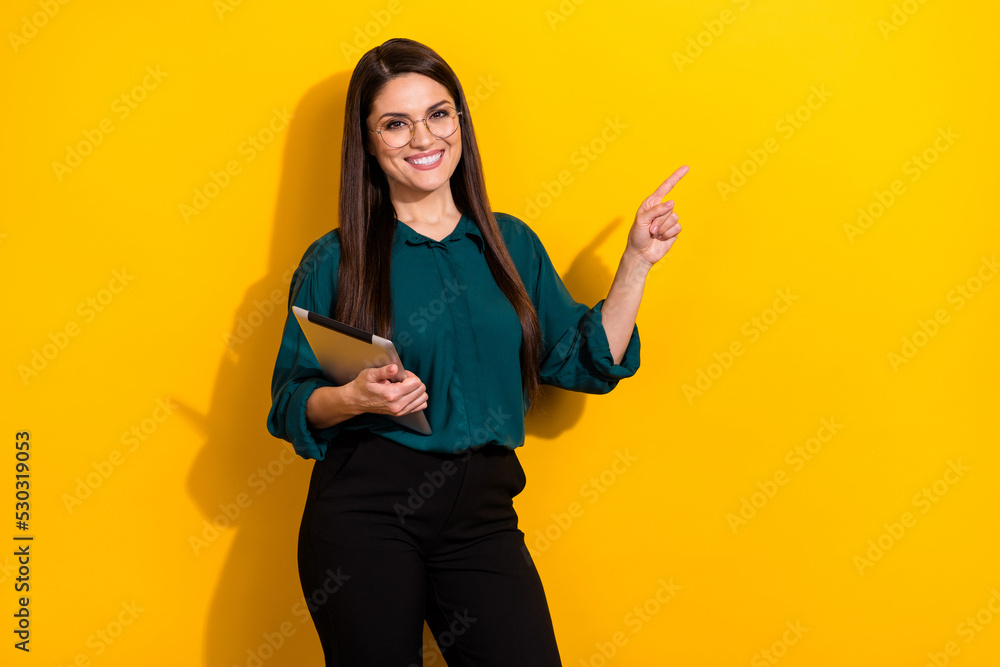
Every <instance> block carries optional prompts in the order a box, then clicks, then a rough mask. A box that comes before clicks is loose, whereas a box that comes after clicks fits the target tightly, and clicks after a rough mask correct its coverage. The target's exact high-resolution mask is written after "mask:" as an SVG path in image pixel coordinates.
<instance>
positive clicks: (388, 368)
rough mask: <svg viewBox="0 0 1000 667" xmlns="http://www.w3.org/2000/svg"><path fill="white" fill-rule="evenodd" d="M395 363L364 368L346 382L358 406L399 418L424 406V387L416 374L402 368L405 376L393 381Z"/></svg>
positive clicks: (425, 396)
mask: <svg viewBox="0 0 1000 667" xmlns="http://www.w3.org/2000/svg"><path fill="white" fill-rule="evenodd" d="M396 370H397V369H396V364H387V365H385V366H379V367H377V368H366V369H364V370H363V371H361V372H360V373H358V376H357V377H356V378H354V379H353V380H351V382H350V383H349V384H350V385H351V386H352V391H353V393H354V398H355V401H356V402H357V405H358V409H360V410H361V411H362V412H374V413H377V414H383V415H394V416H396V417H400V416H402V415H405V414H409V413H411V412H418V411H420V410H423V409H424V408H426V407H427V387H426V386H424V383H423V382H421V381H420V378H418V377H417V376H416V375H414V374H413V373H411V372H410V371H406V378H405V379H403V380H402V381H400V382H393V381H392V380H391V379H390V378H392V377H393V376H394V375H395V374H396Z"/></svg>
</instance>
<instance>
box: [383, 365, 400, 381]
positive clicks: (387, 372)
mask: <svg viewBox="0 0 1000 667" xmlns="http://www.w3.org/2000/svg"><path fill="white" fill-rule="evenodd" d="M380 370H381V371H382V377H384V378H385V379H387V380H388V379H389V378H391V377H392V376H393V375H395V374H396V364H389V365H387V366H382V368H381V369H380Z"/></svg>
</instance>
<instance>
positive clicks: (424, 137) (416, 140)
mask: <svg viewBox="0 0 1000 667" xmlns="http://www.w3.org/2000/svg"><path fill="white" fill-rule="evenodd" d="M436 138H437V137H435V136H434V135H433V134H431V132H430V130H429V129H427V125H426V124H425V121H420V122H419V123H417V124H416V125H415V126H414V129H413V138H412V139H410V145H411V146H413V147H415V148H416V147H419V146H427V145H430V144H432V143H434V140H435V139H436Z"/></svg>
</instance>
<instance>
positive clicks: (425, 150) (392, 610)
mask: <svg viewBox="0 0 1000 667" xmlns="http://www.w3.org/2000/svg"><path fill="white" fill-rule="evenodd" d="M342 160H343V165H342V172H341V191H340V211H339V212H340V227H339V228H337V229H334V230H333V231H331V232H329V233H327V234H326V235H324V236H323V237H321V238H319V239H317V240H316V241H315V242H314V243H313V244H312V245H311V246H310V247H309V249H308V250H307V251H306V253H305V255H304V256H303V258H302V262H301V264H300V266H299V267H298V269H297V270H296V272H295V274H294V276H293V279H292V284H291V289H290V293H289V299H288V300H289V305H290V306H291V305H298V306H301V307H302V308H305V309H307V310H311V311H314V312H318V313H321V314H323V315H327V316H329V317H333V318H334V319H336V320H339V321H342V322H346V323H347V324H350V325H352V326H355V327H357V328H360V329H364V330H366V331H373V332H375V333H377V334H379V335H381V336H383V337H385V338H389V339H390V340H393V342H394V344H395V346H396V348H397V350H398V352H399V356H400V361H401V362H402V364H403V367H404V369H405V370H406V379H404V380H402V381H399V382H393V381H391V380H390V379H389V378H391V377H393V376H395V374H396V371H397V369H396V368H395V366H394V365H389V366H383V367H380V368H369V369H366V370H365V371H363V372H362V373H361V374H360V375H358V377H357V378H356V379H354V380H353V381H352V382H349V383H347V384H344V385H339V386H338V385H335V384H334V383H333V382H331V381H329V380H327V379H326V378H324V377H323V374H322V371H321V370H320V368H319V366H318V364H317V362H316V359H315V357H314V356H313V354H312V352H311V350H310V348H309V345H308V343H307V342H306V341H305V338H304V336H303V334H302V331H301V330H300V328H299V326H298V323H297V321H296V320H295V317H294V316H293V315H292V314H291V312H290V313H289V316H288V319H287V321H286V323H285V329H284V334H283V337H282V340H281V346H280V349H279V352H278V358H277V362H276V364H275V369H274V378H273V381H272V386H271V394H272V399H273V404H272V407H271V411H270V414H269V415H268V430H269V431H270V432H271V433H272V434H273V435H274V436H276V437H280V438H285V439H286V440H288V441H290V442H291V443H292V444H293V445H294V446H295V449H296V451H297V452H298V453H299V454H300V455H301V456H303V457H304V458H312V459H316V460H317V461H316V463H315V465H314V467H313V472H312V478H311V480H310V484H309V491H308V497H307V500H306V505H305V509H304V511H303V516H302V523H301V528H300V533H299V545H298V549H299V551H298V558H299V563H298V565H299V575H300V579H301V582H302V587H303V592H304V594H305V597H306V602H307V603H308V606H309V610H310V613H311V614H312V618H313V621H314V623H315V625H316V629H317V632H318V633H319V636H320V640H321V642H322V644H323V650H324V653H325V655H326V664H327V665H339V666H341V667H343V666H351V665H418V666H419V665H420V664H422V663H421V654H422V645H421V639H422V630H423V623H424V620H425V619H426V621H427V623H428V625H429V626H430V628H431V630H432V631H433V633H434V636H435V639H436V640H437V643H438V645H439V647H440V649H441V652H442V654H443V655H444V656H445V658H446V660H447V662H448V664H449V665H450V666H451V667H460V666H463V665H468V666H472V665H474V666H476V667H484V666H489V665H496V666H498V667H500V666H502V667H511V666H512V665H517V666H518V667H530V666H535V665H537V666H546V667H548V666H551V665H560V664H561V663H560V659H559V652H558V648H557V646H556V640H555V636H554V632H553V627H552V621H551V618H550V615H549V610H548V606H547V602H546V598H545V593H544V590H543V588H542V583H541V580H540V579H539V577H538V573H537V571H536V569H535V567H534V564H533V563H532V560H531V557H530V554H529V553H528V550H527V548H526V546H525V543H524V533H523V532H521V531H520V530H519V529H518V527H517V514H516V513H515V512H514V508H513V498H514V496H516V495H517V494H518V493H520V492H521V491H522V490H523V488H524V485H525V482H526V480H525V477H524V471H523V470H522V468H521V466H520V464H519V462H518V460H517V455H516V454H515V452H514V449H515V448H516V447H518V446H520V445H522V444H523V443H524V415H525V413H526V412H527V410H528V409H530V407H531V406H532V405H533V403H534V401H535V399H536V397H537V395H538V392H539V389H540V385H541V384H550V385H554V386H559V387H563V388H565V389H570V390H575V391H582V392H587V393H595V394H600V393H607V392H609V391H611V390H612V389H613V388H614V387H615V386H616V385H617V383H618V381H619V380H620V379H622V378H626V377H630V376H632V375H633V374H634V373H635V371H636V370H637V369H638V367H639V334H638V327H637V326H636V325H635V318H636V313H637V312H638V308H639V301H640V299H641V297H642V290H643V287H644V284H645V278H646V275H647V273H648V272H649V270H650V268H651V267H652V266H653V264H654V263H655V262H656V261H658V260H659V259H661V258H662V257H663V256H664V254H665V253H666V252H667V250H669V249H670V246H671V245H673V243H674V241H675V240H676V238H677V234H678V233H679V232H680V225H679V224H677V214H676V213H675V212H673V202H666V203H664V204H660V203H658V202H659V201H660V200H661V199H662V198H663V196H664V195H666V193H667V192H669V191H670V189H671V188H672V187H673V186H674V184H675V183H676V182H677V181H678V180H680V178H681V177H682V176H683V175H684V174H685V173H686V172H687V167H682V168H681V169H679V170H678V171H676V172H675V173H674V174H673V175H671V176H670V178H668V179H667V180H666V181H664V182H663V184H662V185H660V187H659V188H658V189H657V190H656V192H654V193H653V194H652V195H651V196H650V197H649V198H648V199H647V200H646V201H645V202H644V203H643V204H642V206H641V207H640V209H639V212H638V214H637V215H636V219H635V222H634V224H633V225H632V227H631V229H630V230H629V236H628V240H627V244H626V250H625V252H624V254H623V256H622V260H621V263H620V265H619V267H618V272H617V273H616V275H615V278H614V281H613V284H612V286H611V289H610V291H609V293H608V297H607V299H602V300H601V301H600V302H599V303H598V304H597V305H595V306H594V307H592V308H590V307H588V306H586V305H584V304H580V303H577V302H576V301H574V300H573V299H572V298H571V296H570V295H569V293H568V292H567V290H566V288H565V287H564V285H563V283H562V281H561V280H560V279H559V275H558V274H557V273H556V271H555V269H554V268H553V266H552V263H551V262H550V261H549V258H548V255H547V254H546V252H545V249H544V247H543V246H542V244H541V241H540V240H539V238H538V236H537V235H536V234H535V233H534V232H533V231H532V230H531V229H530V228H529V227H528V226H527V225H525V224H524V223H523V222H521V221H520V220H518V219H517V218H515V217H513V216H510V215H507V214H503V213H495V214H494V213H493V212H492V211H491V209H490V206H489V202H488V199H487V196H486V187H485V184H484V180H483V171H482V165H481V162H480V158H479V152H478V148H477V145H476V138H475V134H474V132H473V127H472V119H471V117H470V113H469V107H468V105H467V101H466V98H465V95H464V93H463V91H462V87H461V85H460V83H459V81H458V79H457V77H456V76H455V74H454V72H453V71H452V70H451V68H450V67H449V66H448V65H447V64H446V63H445V62H444V61H443V60H442V59H441V58H440V57H439V56H438V55H437V54H436V53H435V52H434V51H432V50H431V49H429V48H427V47H426V46H424V45H422V44H419V43H417V42H414V41H412V40H408V39H390V40H388V41H387V42H385V43H384V44H382V45H380V46H378V47H376V48H374V49H372V50H371V51H369V52H368V53H366V54H365V55H364V56H363V57H362V58H361V60H360V61H359V62H358V64H357V66H356V67H355V70H354V73H353V75H352V77H351V81H350V84H349V86H348V92H347V109H346V115H345V123H344V138H343V152H342ZM419 410H424V411H425V413H424V414H425V415H426V417H427V418H428V422H429V423H430V426H431V429H432V431H433V433H431V434H430V435H425V434H422V433H418V432H416V431H412V430H410V429H408V428H406V427H405V426H402V425H400V424H399V423H397V422H395V421H393V420H390V419H387V418H386V416H387V415H397V416H398V415H405V414H409V413H411V412H415V411H419Z"/></svg>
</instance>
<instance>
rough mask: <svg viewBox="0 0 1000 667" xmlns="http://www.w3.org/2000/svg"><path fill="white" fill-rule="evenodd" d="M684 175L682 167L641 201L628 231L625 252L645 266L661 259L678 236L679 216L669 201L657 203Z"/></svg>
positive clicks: (684, 169) (671, 201) (686, 170)
mask: <svg viewBox="0 0 1000 667" xmlns="http://www.w3.org/2000/svg"><path fill="white" fill-rule="evenodd" d="M686 173H688V166H687V165H684V166H682V167H681V168H680V169H678V170H677V171H675V172H674V173H672V174H670V176H668V177H667V180H665V181H663V183H661V184H660V187H658V188H656V191H655V192H653V194H651V195H650V196H649V197H647V198H646V200H645V201H643V202H642V204H641V205H640V206H639V211H638V212H637V213H636V214H635V222H634V223H633V224H632V228H631V229H629V233H628V242H627V243H626V246H625V251H626V252H632V253H634V254H635V255H636V256H637V257H640V258H641V259H643V260H645V261H647V262H649V264H650V265H653V264H655V263H656V262H658V261H660V260H661V259H663V256H664V255H666V254H667V251H668V250H670V247H671V246H672V245H674V243H675V242H676V241H677V235H678V234H680V233H681V225H680V223H679V222H677V220H678V219H679V216H678V215H677V213H676V212H675V211H674V202H673V200H670V201H667V202H664V203H662V204H661V203H660V200H661V199H663V198H664V197H666V196H667V193H668V192H670V191H671V190H672V189H673V188H674V186H675V185H677V182H678V181H679V180H681V179H682V178H683V177H684V175H685V174H686Z"/></svg>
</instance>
